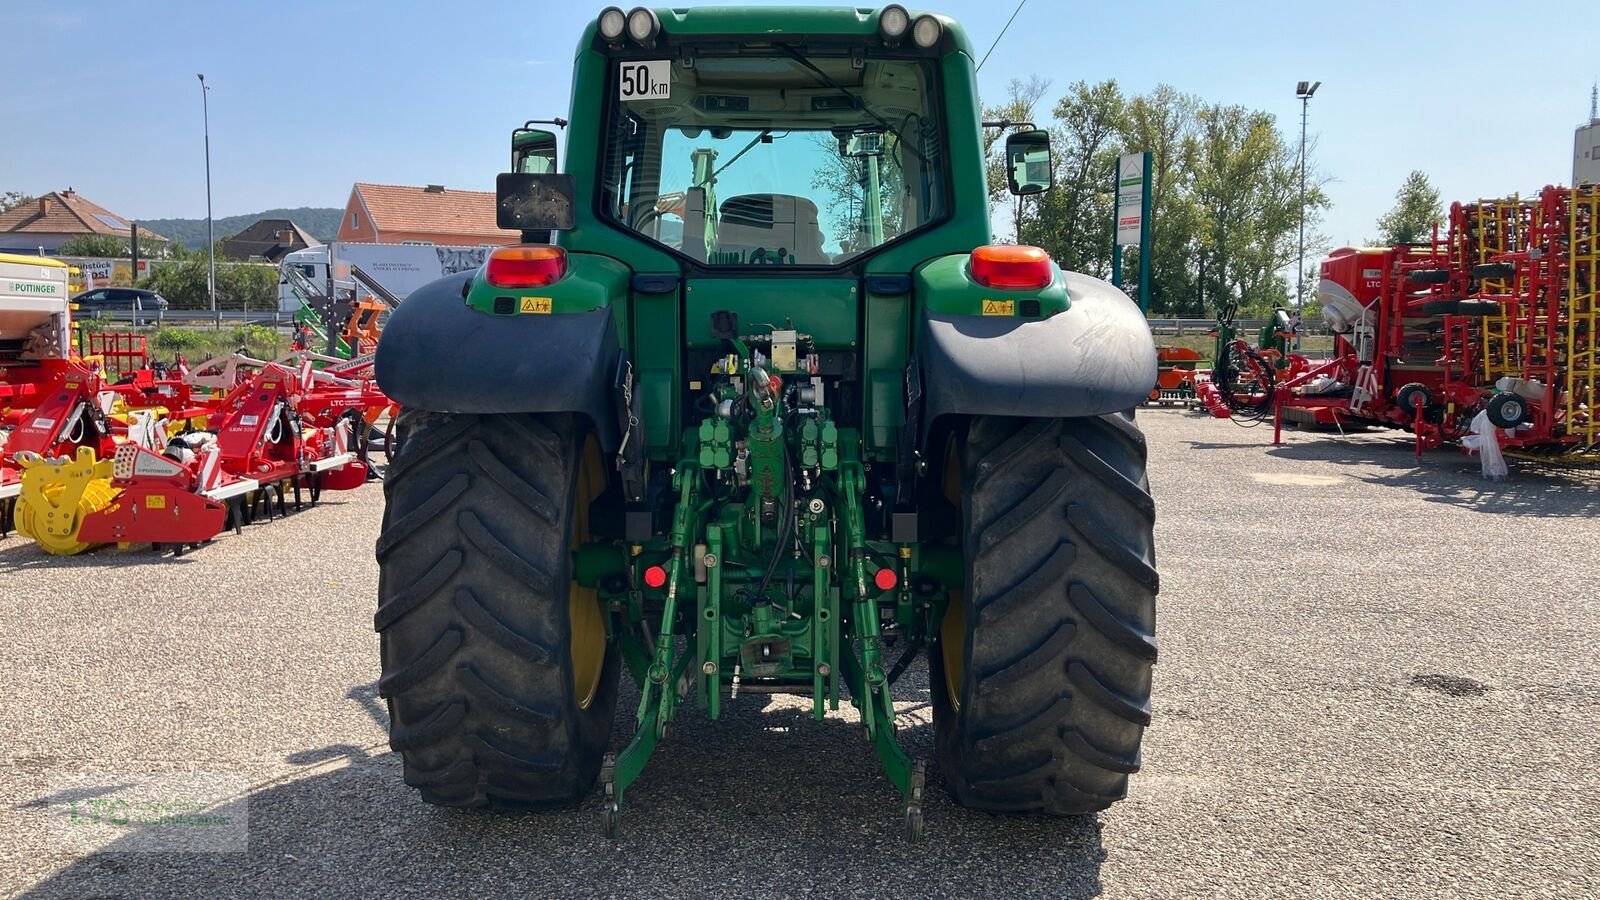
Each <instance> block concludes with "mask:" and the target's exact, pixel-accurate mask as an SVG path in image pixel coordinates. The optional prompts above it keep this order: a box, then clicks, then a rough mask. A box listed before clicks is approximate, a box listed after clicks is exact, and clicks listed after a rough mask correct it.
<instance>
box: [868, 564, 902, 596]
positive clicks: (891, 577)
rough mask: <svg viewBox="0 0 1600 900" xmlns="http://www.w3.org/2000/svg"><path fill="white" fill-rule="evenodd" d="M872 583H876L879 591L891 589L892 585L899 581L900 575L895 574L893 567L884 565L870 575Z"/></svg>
mask: <svg viewBox="0 0 1600 900" xmlns="http://www.w3.org/2000/svg"><path fill="white" fill-rule="evenodd" d="M872 583H873V584H876V585H877V586H878V590H880V591H887V590H893V589H894V586H895V585H897V584H899V583H900V576H898V575H896V574H895V573H894V570H893V569H891V568H889V567H888V566H884V567H883V568H881V569H879V570H878V571H877V574H875V575H873V576H872Z"/></svg>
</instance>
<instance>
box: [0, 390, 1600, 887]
mask: <svg viewBox="0 0 1600 900" xmlns="http://www.w3.org/2000/svg"><path fill="white" fill-rule="evenodd" d="M1140 421H1141V424H1143V426H1144V427H1145V429H1146V430H1147V432H1148V434H1149V436H1150V441H1151V445H1152V459H1151V480H1152V482H1153V486H1154V492H1155V496H1156V500H1157V504H1158V507H1159V510H1160V515H1159V517H1158V524H1157V529H1158V532H1157V534H1158V542H1159V548H1158V552H1159V556H1158V559H1159V563H1160V569H1161V574H1162V581H1163V585H1162V588H1163V589H1162V593H1161V601H1160V602H1161V606H1160V615H1159V626H1158V636H1159V638H1160V642H1161V659H1160V662H1159V664H1158V665H1157V668H1156V677H1157V681H1156V689H1155V701H1154V709H1155V721H1154V724H1153V725H1152V727H1151V729H1150V731H1149V733H1148V736H1147V738H1146V745H1145V753H1144V770H1143V772H1141V773H1140V774H1139V775H1138V776H1136V777H1135V778H1134V779H1133V780H1132V782H1131V793H1130V796H1129V798H1128V800H1127V801H1125V802H1123V803H1120V804H1118V805H1116V806H1114V807H1113V808H1112V809H1111V810H1110V811H1108V812H1106V813H1102V814H1101V815H1100V816H1099V817H1098V818H1097V819H1091V820H1088V821H1079V822H1075V823H1073V822H1067V823H1063V822H1049V821H1041V820H1028V819H1007V818H995V817H991V816H988V815H985V814H979V813H970V812H966V811H963V810H961V809H958V808H955V807H953V806H952V805H951V804H950V803H949V801H948V800H947V799H946V797H945V795H944V794H943V792H942V787H941V785H940V783H939V775H938V773H937V769H936V768H933V767H930V773H929V777H930V782H932V785H931V786H932V787H933V790H932V791H931V798H930V804H929V807H928V812H927V820H928V832H927V833H928V837H927V842H926V843H925V844H923V845H921V846H917V845H909V844H906V843H905V842H904V841H903V840H902V838H901V828H900V820H899V816H898V809H899V806H898V802H897V798H896V794H895V792H894V790H893V789H892V788H891V787H890V786H889V784H888V783H887V782H886V781H885V780H884V778H883V776H882V775H881V773H880V772H879V770H878V768H877V766H876V765H874V764H873V763H872V760H871V753H872V750H871V748H870V746H869V745H868V744H867V743H866V742H865V741H863V740H861V739H860V737H859V735H857V734H855V733H853V732H852V727H853V726H852V725H851V724H850V723H849V722H848V721H847V714H846V713H843V712H842V713H841V714H839V715H838V716H836V717H832V718H830V719H829V720H828V721H826V722H823V723H820V724H819V723H814V722H811V721H810V720H809V719H808V718H806V711H805V709H804V708H802V706H801V705H800V703H799V702H798V701H797V700H790V699H787V698H767V697H761V696H749V697H745V696H741V697H740V698H738V700H736V701H733V702H732V703H731V704H729V705H725V706H724V716H725V718H724V720H723V721H721V722H719V723H717V724H715V725H712V724H711V723H709V722H707V721H706V720H705V718H704V716H703V715H701V714H700V713H698V712H697V711H693V710H690V711H687V713H686V715H685V718H684V719H683V720H682V723H681V725H680V726H679V727H677V728H676V729H675V731H674V732H673V734H672V736H671V737H670V738H669V739H668V740H667V741H666V742H665V743H664V744H663V745H662V748H661V749H660V751H659V753H660V754H661V755H662V756H663V757H664V758H662V759H660V760H658V761H657V762H656V763H655V764H652V766H651V767H650V769H649V770H648V772H647V773H646V774H645V776H644V777H643V778H642V779H641V781H640V782H639V783H638V784H637V785H636V787H635V788H634V789H633V790H632V792H631V793H630V794H629V806H628V808H627V809H626V810H625V811H624V814H623V825H622V827H623V835H622V838H621V839H620V841H618V842H617V843H615V844H613V843H612V842H610V841H607V840H605V839H603V838H602V837H601V835H600V825H599V818H598V815H597V809H598V804H599V795H598V793H596V794H595V795H594V796H593V797H592V798H591V799H590V801H589V802H588V803H587V804H586V805H585V806H584V807H582V808H580V809H577V810H572V811H562V812H555V813H547V814H539V815H522V816H513V815H499V814H495V815H490V814H481V813H478V814H474V813H459V812H455V811H450V810H443V809H436V808H433V807H428V806H425V805H423V804H422V802H421V801H420V800H419V799H418V798H417V797H416V795H415V793H414V791H412V790H411V789H410V788H407V787H405V786H404V785H403V784H402V783H401V778H400V773H399V771H398V769H399V765H398V762H397V760H396V758H395V755H394V754H392V753H390V752H389V750H388V747H387V743H386V739H385V729H386V714H385V711H384V707H383V704H382V701H380V700H378V699H377V698H376V695H375V681H376V679H377V669H378V660H377V644H378V641H377V636H376V635H375V634H374V633H373V632H372V612H373V608H374V604H375V599H374V598H375V596H376V581H377V567H376V565H375V564H374V563H373V561H372V554H371V548H372V543H373V540H374V538H375V536H376V533H377V528H378V520H379V516H380V514H381V507H382V495H381V491H380V489H379V488H378V487H377V486H376V485H369V486H367V487H365V488H362V489H360V490H358V491H354V492H351V493H348V494H343V495H337V496H331V497H330V499H327V500H325V501H324V502H323V504H321V505H320V506H319V507H318V508H316V509H315V510H311V511H308V512H305V513H303V514H301V515H300V516H299V517H298V518H295V519H291V520H289V521H284V522H275V523H272V524H270V525H264V526H262V527H260V528H256V529H253V530H252V531H251V532H249V533H248V535H247V536H248V538H249V539H248V540H246V539H240V538H235V537H233V536H231V535H225V536H223V537H222V538H221V539H219V540H218V541H217V542H216V543H214V544H213V545H211V546H208V547H205V548H202V549H200V550H198V551H195V552H193V553H192V554H190V555H188V556H186V557H184V558H182V559H177V560H174V559H172V558H170V557H165V558H159V559H158V558H156V557H154V556H153V555H150V554H147V553H144V554H141V553H131V554H119V553H117V552H115V551H111V552H100V553H94V554H88V555H84V556H78V557H72V558H67V559H59V558H53V557H47V556H45V555H44V554H42V553H40V552H39V551H38V550H36V549H35V548H34V547H33V546H31V545H30V544H28V543H27V542H25V541H21V540H19V539H17V538H15V537H13V538H11V539H9V540H7V541H5V542H4V543H0V634H3V635H4V636H5V637H6V639H7V644H8V647H7V651H6V652H5V653H4V654H0V690H3V691H4V695H3V697H0V895H4V896H10V895H13V894H18V893H21V894H34V895H38V896H71V897H82V896H119V897H120V896H127V897H135V896H137V897H152V896H310V895H327V894H334V893H340V894H344V895H348V896H371V895H377V894H380V893H383V894H385V895H392V894H394V893H397V892H401V891H402V890H403V891H404V892H406V893H410V894H414V895H416V896H441V895H460V894H464V893H467V892H469V891H471V892H476V893H479V894H482V895H489V896H493V895H499V894H501V893H509V892H511V891H516V892H518V893H526V894H531V895H534V896H577V895H585V896H587V895H611V894H616V895H628V896H682V897H702V896H734V895H752V894H777V895H790V894H799V893H803V892H804V893H812V894H816V895H819V896H830V897H832V896H871V895H879V894H883V893H886V892H893V893H894V894H897V895H909V896H920V895H951V896H967V897H994V896H1030V897H1031V896H1039V897H1057V896H1076V895H1091V894H1096V893H1099V894H1103V895H1106V896H1140V897H1143V896H1196V895H1215V896H1241V897H1261V896H1308V895H1309V896H1351V897H1366V896H1413V895H1414V896H1483V897H1491V896H1492V897H1500V896H1513V895H1514V896H1583V895H1593V894H1594V893H1595V892H1596V891H1600V848H1597V844H1596V841H1595V837H1594V835H1595V834H1596V833H1597V831H1600V804H1597V803H1596V800H1595V798H1596V797H1597V796H1600V741H1597V739H1600V708H1597V707H1600V673H1597V669H1596V665H1595V660H1596V652H1595V647H1596V646H1597V644H1600V573H1597V572H1596V571H1595V566H1594V559H1595V549H1594V548H1595V547H1596V546H1597V545H1600V525H1597V524H1596V522H1597V516H1600V478H1597V476H1596V475H1583V474H1569V473H1564V472H1550V471H1537V470H1533V469H1531V468H1529V467H1527V466H1526V465H1525V464H1521V465H1514V466H1513V480H1511V481H1509V482H1507V483H1503V484H1490V483H1488V482H1484V481H1482V480H1480V479H1479V477H1478V474H1477V470H1478V464H1477V462H1476V461H1475V460H1469V459H1466V458H1464V457H1459V456H1456V455H1454V454H1452V453H1449V452H1443V451H1439V452H1434V453H1431V454H1429V455H1428V456H1426V457H1425V458H1424V459H1423V461H1422V463H1421V464H1420V466H1419V465H1417V464H1416V462H1415V460H1414V458H1413V456H1412V454H1411V446H1410V444H1409V443H1408V442H1407V441H1406V440H1405V439H1404V436H1403V435H1385V434H1370V435H1360V436H1352V437H1350V438H1348V439H1338V438H1328V437H1321V436H1313V435H1296V434H1290V435H1289V436H1288V437H1287V441H1286V444H1285V446H1283V447H1281V448H1276V449H1274V448H1271V447H1269V446H1268V441H1269V439H1270V435H1269V433H1268V432H1267V431H1266V430H1265V429H1257V430H1243V429H1240V428H1237V427H1234V426H1233V425H1231V424H1230V423H1228V422H1226V421H1218V420H1212V419H1206V418H1201V417H1199V416H1195V415H1191V414H1188V413H1185V412H1180V411H1176V410H1151V411H1145V412H1141V414H1140ZM1196 451H1202V452H1196ZM907 679H908V680H909V681H910V682H911V683H910V684H907V683H905V682H902V684H901V685H900V686H899V689H898V690H897V692H896V695H897V697H898V698H899V699H900V700H902V701H903V702H902V703H901V704H900V715H901V717H902V719H901V722H902V727H903V728H905V730H906V740H907V741H908V743H909V745H910V746H911V747H912V748H913V749H914V752H917V753H919V754H921V755H924V756H931V754H932V746H931V744H932V728H931V724H930V722H931V719H930V710H929V708H928V704H927V699H926V698H927V691H926V687H925V684H926V682H925V675H924V669H923V667H922V666H921V664H920V663H919V664H918V665H917V666H916V667H915V668H914V669H913V671H912V673H911V674H909V675H908V676H907ZM630 698H636V694H633V693H632V692H631V691H630V690H628V689H627V688H626V687H625V689H624V697H623V700H622V702H621V704H620V705H619V710H628V709H630ZM725 702H726V701H725ZM847 709H848V707H847ZM626 720H627V714H626V713H623V715H622V716H621V717H619V722H625V721H626ZM624 733H625V731H624V729H622V728H619V729H618V732H617V734H618V736H619V739H620V738H621V736H622V735H623V734H624ZM712 734H714V735H715V739H710V738H709V737H708V736H709V735H712ZM702 737H707V739H705V740H700V739H699V738H702ZM734 753H744V754H747V758H748V760H749V763H750V764H749V766H745V765H744V764H742V763H740V762H739V761H738V760H734V759H732V758H730V754H734ZM729 770H737V771H738V772H742V773H743V774H742V775H734V776H730V775H728V774H727V772H728V771H729ZM150 771H177V772H187V771H205V772H236V773H239V774H241V775H243V776H244V777H245V778H246V779H247V780H248V782H249V783H250V784H251V785H252V788H251V793H250V795H249V799H248V813H249V851H248V852H247V853H214V854H195V853H189V854H176V853H174V854H150V853H101V854H96V855H90V856H75V855H72V854H70V853H66V852H63V850H62V849H61V847H60V845H59V843H57V842H56V839H55V838H54V837H53V836H52V833H51V832H50V831H49V829H48V828H47V827H46V826H45V817H46V809H47V807H48V805H49V804H50V802H51V800H50V799H49V792H50V785H51V783H52V781H53V780H58V779H60V778H61V777H62V776H64V775H68V774H74V773H87V774H89V775H92V776H94V777H96V778H102V779H104V780H105V782H106V783H107V784H115V783H116V782H117V779H118V778H119V777H122V776H125V775H130V774H142V773H145V772H150ZM823 785H826V786H827V787H826V788H825V789H824V788H823V787H822V786H823ZM751 835H766V837H765V838H763V839H761V840H754V839H752V838H751V837H750V836H751ZM863 847H865V848H867V849H868V850H869V851H870V852H873V854H874V855H873V856H870V857H869V856H865V855H863V854H861V853H860V849H861V848H863ZM112 849H115V845H112Z"/></svg>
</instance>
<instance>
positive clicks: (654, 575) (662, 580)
mask: <svg viewBox="0 0 1600 900" xmlns="http://www.w3.org/2000/svg"><path fill="white" fill-rule="evenodd" d="M644 583H645V586H646V587H652V588H659V587H661V586H662V585H664V584H666V583H667V570H666V569H663V568H661V567H660V566H651V567H650V568H648V569H645V570H644Z"/></svg>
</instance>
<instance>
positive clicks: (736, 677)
mask: <svg viewBox="0 0 1600 900" xmlns="http://www.w3.org/2000/svg"><path fill="white" fill-rule="evenodd" d="M738 698H739V664H738V663H734V664H733V693H732V694H730V695H729V696H728V699H729V700H737V699H738Z"/></svg>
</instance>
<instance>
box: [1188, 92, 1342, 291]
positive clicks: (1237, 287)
mask: <svg viewBox="0 0 1600 900" xmlns="http://www.w3.org/2000/svg"><path fill="white" fill-rule="evenodd" d="M1196 126H1197V127H1196V129H1195V133H1194V134H1193V136H1191V137H1190V139H1189V140H1188V141H1187V142H1186V145H1185V157H1186V165H1187V166H1188V167H1189V168H1190V170H1191V171H1192V172H1193V173H1194V189H1193V201H1194V203H1195V206H1196V210H1197V212H1198V214H1199V219H1198V223H1199V228H1198V230H1197V235H1196V236H1197V238H1198V240H1199V243H1200V245H1201V247H1202V248H1203V250H1202V252H1203V255H1204V257H1205V263H1206V276H1207V282H1208V283H1207V284H1206V285H1205V286H1204V287H1205V290H1206V295H1207V297H1208V298H1210V299H1212V301H1213V303H1215V304H1216V305H1217V306H1218V307H1220V306H1223V305H1225V304H1226V303H1227V302H1229V301H1230V300H1237V301H1238V302H1239V308H1240V310H1241V311H1243V312H1246V313H1248V314H1261V313H1264V312H1266V311H1267V310H1269V309H1270V308H1271V307H1272V306H1273V305H1274V304H1280V303H1286V302H1287V301H1288V300H1289V279H1288V278H1287V277H1285V276H1284V275H1283V273H1282V269H1283V268H1284V267H1286V266H1288V265H1290V264H1292V263H1294V262H1295V261H1296V260H1297V259H1298V236H1299V226H1300V191H1299V185H1300V155H1299V150H1298V148H1297V147H1294V146H1291V145H1289V143H1288V142H1287V141H1285V140H1284V139H1283V136H1282V135H1281V134H1279V132H1278V130H1277V127H1276V123H1275V120H1274V119H1273V117H1272V116H1271V115H1269V114H1267V113H1264V112H1259V111H1252V110H1248V109H1245V108H1244V107H1242V106H1223V105H1220V104H1215V105H1211V106H1206V107H1202V108H1201V109H1200V110H1198V112H1197V113H1196ZM1320 181H1321V180H1320V179H1318V178H1311V177H1309V173H1308V178H1307V187H1306V200H1305V210H1306V223H1307V227H1308V229H1309V228H1312V227H1314V224H1315V222H1316V221H1317V219H1318V216H1319V215H1320V211H1321V210H1322V209H1324V208H1325V207H1326V206H1327V205H1328V200H1327V195H1326V194H1325V193H1324V192H1323V190H1322V185H1321V183H1320ZM1307 253H1308V255H1310V253H1311V250H1310V249H1309V248H1308V251H1307Z"/></svg>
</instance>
